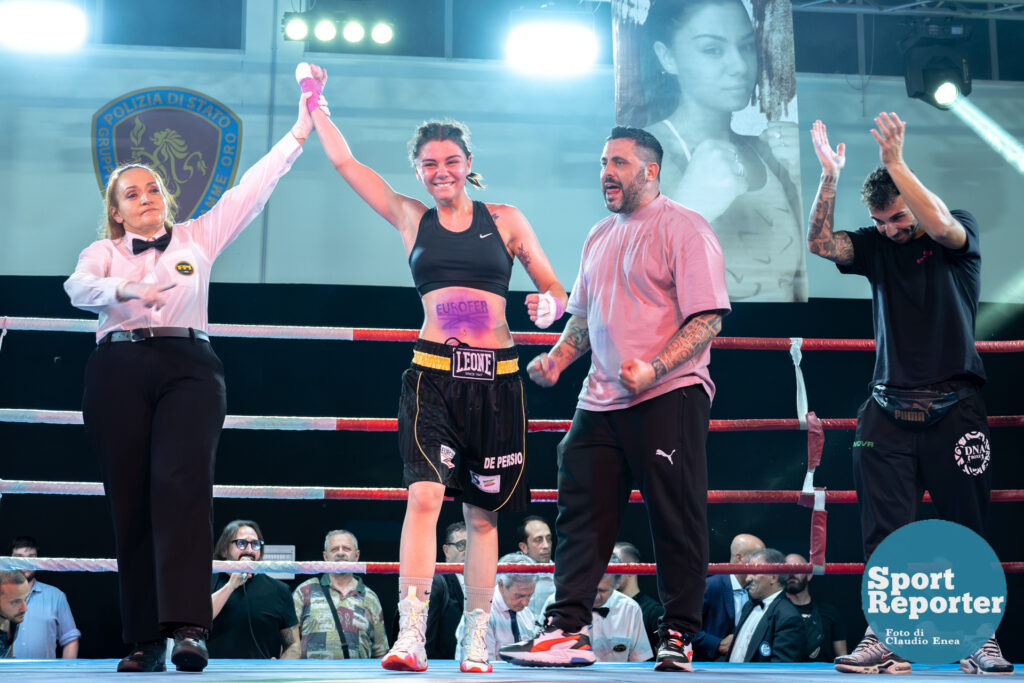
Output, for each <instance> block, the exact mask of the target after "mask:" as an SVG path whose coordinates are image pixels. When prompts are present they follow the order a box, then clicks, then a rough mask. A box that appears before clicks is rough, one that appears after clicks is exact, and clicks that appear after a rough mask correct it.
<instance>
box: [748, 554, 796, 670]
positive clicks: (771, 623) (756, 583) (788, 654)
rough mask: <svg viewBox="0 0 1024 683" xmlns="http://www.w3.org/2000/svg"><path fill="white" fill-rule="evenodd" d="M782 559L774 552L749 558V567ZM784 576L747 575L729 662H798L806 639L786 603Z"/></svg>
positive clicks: (792, 609) (794, 610) (776, 562)
mask: <svg viewBox="0 0 1024 683" xmlns="http://www.w3.org/2000/svg"><path fill="white" fill-rule="evenodd" d="M785 561H786V557H785V556H784V555H783V554H782V553H780V552H779V551H778V550H775V549H774V548H765V549H764V550H758V551H756V552H754V553H753V554H752V555H750V558H749V562H750V564H783V563H785ZM788 578H789V575H788V574H747V593H748V594H749V595H750V601H749V602H747V604H746V605H744V606H743V612H742V613H741V614H740V624H739V626H738V627H737V629H736V635H735V637H734V638H733V640H732V647H731V649H730V651H729V661H730V662H799V661H802V660H803V657H804V650H805V649H806V643H807V638H806V636H805V635H804V619H803V617H802V616H800V612H799V611H797V609H796V607H794V606H793V603H791V602H790V601H789V600H787V599H786V595H785V593H784V589H785V587H786V580H787V579H788Z"/></svg>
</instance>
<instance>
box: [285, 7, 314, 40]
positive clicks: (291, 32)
mask: <svg viewBox="0 0 1024 683" xmlns="http://www.w3.org/2000/svg"><path fill="white" fill-rule="evenodd" d="M282 23H283V24H284V37H285V38H286V39H288V40H305V39H306V36H308V35H309V24H308V23H306V20H305V18H303V17H302V16H300V15H299V13H298V12H285V14H284V19H283V20H282Z"/></svg>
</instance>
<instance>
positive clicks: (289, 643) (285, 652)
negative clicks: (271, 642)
mask: <svg viewBox="0 0 1024 683" xmlns="http://www.w3.org/2000/svg"><path fill="white" fill-rule="evenodd" d="M301 654H302V650H301V649H300V641H299V627H298V625H296V626H290V627H288V628H283V629H281V659H298V658H299V656H300V655H301Z"/></svg>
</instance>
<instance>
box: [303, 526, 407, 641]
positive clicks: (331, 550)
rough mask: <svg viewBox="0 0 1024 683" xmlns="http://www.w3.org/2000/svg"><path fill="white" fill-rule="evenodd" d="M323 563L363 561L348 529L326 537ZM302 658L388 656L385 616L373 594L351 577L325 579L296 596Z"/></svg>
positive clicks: (310, 582)
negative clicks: (386, 654) (360, 559)
mask: <svg viewBox="0 0 1024 683" xmlns="http://www.w3.org/2000/svg"><path fill="white" fill-rule="evenodd" d="M324 560H325V561H327V562H358V561H359V541H358V540H357V539H356V537H355V534H353V533H352V532H350V531H345V530H344V529H337V530H335V531H331V532H329V533H328V534H327V536H326V537H325V538H324ZM292 600H293V602H294V603H295V615H296V616H297V617H298V620H299V626H298V628H299V636H300V639H301V640H300V647H299V649H300V653H301V654H300V657H301V658H302V659H369V658H371V657H372V658H380V657H383V656H384V655H385V653H387V651H388V639H387V636H385V635H384V615H383V613H382V611H381V608H380V600H379V599H378V598H377V594H376V593H374V592H373V589H371V588H367V587H366V584H364V583H363V580H362V579H361V578H359V577H358V576H356V575H355V574H353V573H352V572H345V573H341V574H339V573H333V572H332V573H330V574H321V575H320V576H319V577H318V578H312V579H309V580H308V581H305V582H303V583H301V584H299V587H298V588H296V589H295V592H294V593H292Z"/></svg>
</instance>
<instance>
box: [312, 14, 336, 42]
mask: <svg viewBox="0 0 1024 683" xmlns="http://www.w3.org/2000/svg"><path fill="white" fill-rule="evenodd" d="M313 35H315V36H316V39H317V40H319V41H322V42H325V43H326V42H327V41H329V40H334V37H335V36H336V35H338V27H337V26H335V25H334V22H333V21H331V20H330V19H321V20H320V21H318V22H316V27H315V28H314V29H313Z"/></svg>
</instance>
